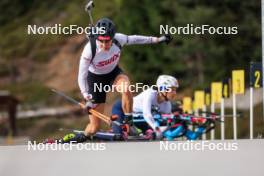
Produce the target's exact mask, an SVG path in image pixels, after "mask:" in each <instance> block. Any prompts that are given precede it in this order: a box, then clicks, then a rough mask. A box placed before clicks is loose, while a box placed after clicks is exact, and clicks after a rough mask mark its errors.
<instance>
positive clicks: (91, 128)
mask: <svg viewBox="0 0 264 176" xmlns="http://www.w3.org/2000/svg"><path fill="white" fill-rule="evenodd" d="M104 107H105V104H104V103H101V104H98V105H97V106H96V108H94V109H95V110H96V111H98V112H104ZM89 119H90V123H89V124H88V125H87V126H86V128H85V131H84V134H85V135H86V136H89V135H93V134H95V133H96V132H97V131H98V130H99V127H100V121H101V120H100V119H99V118H98V117H96V116H94V115H91V114H89Z"/></svg>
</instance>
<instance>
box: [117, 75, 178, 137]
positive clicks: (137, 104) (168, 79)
mask: <svg viewBox="0 0 264 176" xmlns="http://www.w3.org/2000/svg"><path fill="white" fill-rule="evenodd" d="M156 86H157V87H156V89H152V88H151V89H148V90H146V91H144V92H142V93H140V94H139V95H137V96H136V97H134V98H133V100H134V102H133V112H141V113H143V117H144V119H145V120H146V122H147V123H148V125H149V126H150V127H151V128H152V129H153V130H154V131H155V132H156V134H157V136H161V130H160V129H159V126H158V125H157V123H155V120H154V118H153V116H152V108H153V107H157V108H158V110H159V112H161V113H166V114H167V113H171V101H174V100H175V98H176V88H178V87H179V84H178V81H177V79H176V78H174V77H173V76H169V75H160V76H159V78H158V80H157V83H156ZM112 114H113V115H118V121H119V122H122V121H124V113H123V112H122V108H121V103H120V101H119V102H118V101H117V102H116V103H115V105H114V106H113V109H112ZM113 131H114V133H121V129H120V127H118V126H116V125H113Z"/></svg>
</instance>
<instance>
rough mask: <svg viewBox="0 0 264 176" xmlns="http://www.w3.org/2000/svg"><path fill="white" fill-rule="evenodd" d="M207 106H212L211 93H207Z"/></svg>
mask: <svg viewBox="0 0 264 176" xmlns="http://www.w3.org/2000/svg"><path fill="white" fill-rule="evenodd" d="M205 104H206V106H210V104H211V95H210V93H209V92H206V93H205Z"/></svg>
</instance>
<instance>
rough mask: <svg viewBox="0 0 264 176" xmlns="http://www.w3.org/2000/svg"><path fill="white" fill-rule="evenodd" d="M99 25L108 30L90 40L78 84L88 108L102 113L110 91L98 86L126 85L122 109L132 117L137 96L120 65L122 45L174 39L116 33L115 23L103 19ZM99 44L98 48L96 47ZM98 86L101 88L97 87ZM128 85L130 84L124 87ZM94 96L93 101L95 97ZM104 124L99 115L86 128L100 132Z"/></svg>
mask: <svg viewBox="0 0 264 176" xmlns="http://www.w3.org/2000/svg"><path fill="white" fill-rule="evenodd" d="M96 27H98V28H101V27H104V29H105V33H104V34H103V35H101V34H98V35H96V36H95V38H96V40H95V42H94V44H93V43H92V40H90V42H88V43H87V44H86V46H85V48H84V50H83V53H82V55H81V58H80V65H79V74H78V84H79V87H80V90H81V93H82V95H83V97H84V98H85V99H86V100H87V107H88V108H94V109H95V110H97V111H98V112H104V106H105V105H104V103H105V100H106V92H104V91H103V92H100V90H99V89H98V87H100V85H101V86H102V87H103V86H105V85H108V86H109V85H110V86H111V85H115V87H118V86H119V87H122V86H123V88H122V89H121V90H122V92H121V94H122V109H123V111H124V113H125V114H126V115H128V116H130V115H131V113H132V104H133V98H132V94H131V92H130V91H129V89H128V85H129V84H130V81H129V78H128V76H127V75H125V74H124V73H123V72H122V70H121V69H120V68H119V67H118V63H119V59H120V55H121V48H122V46H124V45H132V44H154V43H161V42H166V43H169V42H170V41H171V39H172V38H171V37H170V36H169V35H165V36H162V37H147V36H139V35H131V36H128V35H124V34H120V33H116V31H115V25H114V23H113V22H112V21H111V20H109V19H107V18H102V19H100V20H99V21H98V22H97V23H96ZM93 46H95V47H93ZM93 49H94V52H93ZM96 85H97V87H96ZM124 85H126V86H124ZM91 99H93V103H91V101H89V100H91ZM99 125H100V120H99V118H97V117H96V116H92V115H91V116H90V123H89V124H88V125H87V127H86V129H85V135H86V136H88V135H90V134H94V133H96V131H98V129H99Z"/></svg>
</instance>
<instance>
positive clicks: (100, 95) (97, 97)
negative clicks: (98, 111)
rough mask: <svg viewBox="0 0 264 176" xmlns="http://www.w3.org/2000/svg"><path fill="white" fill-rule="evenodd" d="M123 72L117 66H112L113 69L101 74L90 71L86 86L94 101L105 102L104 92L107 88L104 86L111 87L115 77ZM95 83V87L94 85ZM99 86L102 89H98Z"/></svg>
mask: <svg viewBox="0 0 264 176" xmlns="http://www.w3.org/2000/svg"><path fill="white" fill-rule="evenodd" d="M121 73H123V71H122V70H121V69H120V68H119V67H118V66H117V67H116V68H114V70H113V71H111V72H110V73H107V74H103V75H97V74H94V73H92V72H89V73H88V77H87V80H88V86H89V89H88V90H89V91H88V92H89V94H92V96H93V100H94V103H96V104H98V103H105V100H106V92H105V91H104V90H107V88H105V89H104V87H106V85H107V87H111V86H112V84H113V82H114V80H115V79H116V77H117V76H118V75H119V74H121ZM95 85H97V87H95ZM100 87H102V91H100V90H99V89H100Z"/></svg>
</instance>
